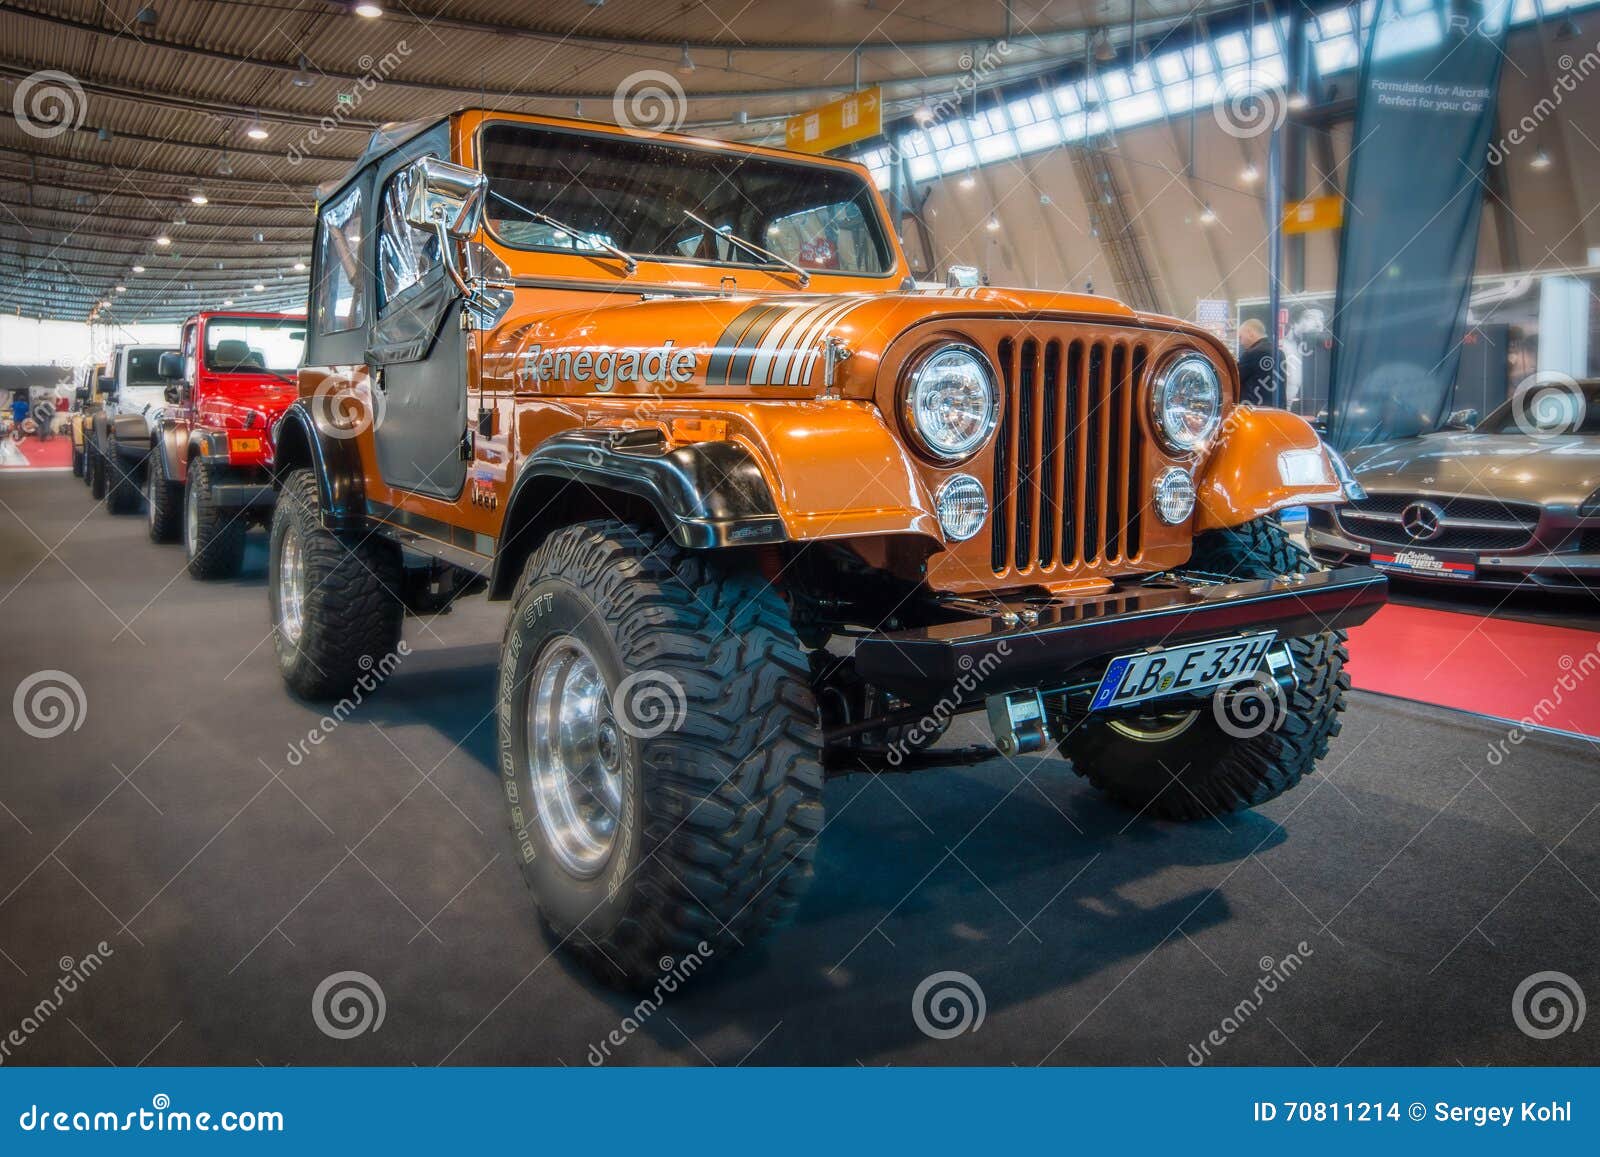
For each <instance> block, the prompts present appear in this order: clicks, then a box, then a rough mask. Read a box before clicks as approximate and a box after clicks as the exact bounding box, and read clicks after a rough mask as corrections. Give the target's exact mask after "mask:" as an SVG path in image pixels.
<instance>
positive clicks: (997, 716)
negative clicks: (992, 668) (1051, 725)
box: [988, 690, 1050, 756]
mask: <svg viewBox="0 0 1600 1157" xmlns="http://www.w3.org/2000/svg"><path fill="white" fill-rule="evenodd" d="M988 709H989V730H991V731H993V732H994V745H995V747H997V748H998V749H999V750H1000V754H1001V755H1008V756H1009V755H1027V754H1029V753H1030V752H1034V751H1043V750H1044V749H1045V747H1046V746H1048V744H1049V743H1050V731H1049V729H1048V728H1047V727H1046V726H1045V721H1044V699H1043V698H1042V697H1041V696H1040V694H1039V692H1038V691H1037V690H1034V691H1012V692H1010V693H1009V694H1006V695H992V696H990V698H989V702H988Z"/></svg>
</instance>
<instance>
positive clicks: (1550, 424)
mask: <svg viewBox="0 0 1600 1157" xmlns="http://www.w3.org/2000/svg"><path fill="white" fill-rule="evenodd" d="M1477 432H1478V433H1480V434H1539V435H1550V434H1600V383H1596V382H1583V383H1576V382H1557V381H1552V382H1546V383H1543V384H1540V385H1534V386H1529V387H1527V388H1525V389H1524V390H1522V391H1521V392H1519V393H1518V394H1517V395H1516V396H1515V397H1513V398H1512V399H1511V400H1510V401H1508V402H1505V403H1504V404H1502V405H1501V406H1499V407H1498V408H1497V409H1496V410H1495V411H1494V412H1493V413H1491V414H1490V415H1489V416H1488V417H1487V418H1485V419H1484V420H1483V421H1482V422H1481V423H1480V424H1479V426H1478V429H1477Z"/></svg>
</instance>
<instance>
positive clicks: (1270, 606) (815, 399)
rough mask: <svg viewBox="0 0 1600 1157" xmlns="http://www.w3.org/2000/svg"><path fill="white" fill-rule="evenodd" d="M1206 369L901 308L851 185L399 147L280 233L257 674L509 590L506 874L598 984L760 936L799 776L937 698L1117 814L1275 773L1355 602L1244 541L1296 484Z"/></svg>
mask: <svg viewBox="0 0 1600 1157" xmlns="http://www.w3.org/2000/svg"><path fill="white" fill-rule="evenodd" d="M1238 388H1239V384H1238V372H1237V368H1236V366H1235V364H1234V361H1233V359H1232V358H1231V357H1230V356H1229V354H1228V351H1227V350H1226V348H1225V347H1224V346H1223V345H1222V344H1221V343H1220V342H1218V341H1217V340H1216V339H1215V338H1214V337H1212V336H1211V335H1210V334H1208V333H1207V332H1205V331H1203V330H1200V329H1198V328H1196V327H1194V326H1192V325H1188V324H1186V323H1184V322H1182V321H1178V320H1176V319H1173V318H1169V317H1159V316H1153V315H1146V314H1142V313H1137V312H1135V311H1133V310H1131V309H1129V308H1127V307H1125V306H1123V305H1120V304H1118V303H1116V302H1115V301H1110V300H1107V299H1106V298H1103V297H1094V296H1086V295H1076V294H1069V293H1043V292H1025V291H1013V290H1001V289H989V288H979V287H969V288H960V289H953V290H948V291H935V292H922V291H918V290H917V289H916V288H915V286H914V283H913V282H912V280H911V276H910V270H909V267H908V265H907V262H906V259H905V257H904V256H903V254H902V253H901V251H900V248H899V247H898V245H897V244H896V240H895V235H894V230H893V228H892V226H891V224H890V220H889V216H888V214H887V212H886V211H885V208H884V205H883V204H882V202H881V199H880V198H879V196H878V194H877V191H876V190H875V188H874V187H873V185H872V183H871V181H870V180H869V179H868V176H867V174H866V172H865V170H863V169H862V168H860V167H859V166H856V165H853V164H848V163H844V162H840V161H833V160H824V159H818V158H814V157H801V156H798V155H792V154H788V153H784V152H780V151H776V150H772V149H766V148H756V147H744V146H735V145H731V144H726V143H721V142H716V141H709V140H698V139H692V138H688V137H680V136H663V135H654V134H651V135H643V134H639V133H635V132H630V131H625V130H623V129H620V128H613V127H608V126H601V125H595V124H589V123H584V122H577V121H568V120H556V119H551V118H540V117H531V116H520V115H506V114H501V113H494V112H484V111H470V112H462V113H457V114H455V115H452V116H450V117H448V118H446V119H443V120H441V121H438V122H437V123H433V124H427V125H415V126H410V127H408V128H405V129H402V130H397V131H393V132H391V133H389V134H388V135H386V136H379V137H377V138H375V139H374V142H373V145H372V146H371V148H370V149H369V151H368V153H367V154H366V155H365V156H364V157H363V159H362V161H361V162H360V163H359V165H358V166H357V168H356V170H355V171H354V173H353V174H352V175H351V176H349V177H348V179H346V180H345V181H343V183H342V184H340V185H339V186H338V187H337V188H334V189H332V190H331V191H330V192H328V194H327V195H326V197H325V198H323V199H322V200H321V202H320V204H319V208H318V216H317V234H316V240H315V248H314V259H313V267H312V290H311V322H310V327H309V333H308V336H307V344H306V364H305V366H304V367H303V368H302V370H301V373H300V392H301V397H300V399H299V400H298V401H297V402H296V403H295V404H294V405H293V406H291V407H290V408H289V409H288V411H287V412H286V413H285V414H284V417H283V418H282V420H281V421H280V422H279V424H278V427H277V436H276V444H277V458H276V462H275V469H276V472H277V477H278V481H279V484H280V486H281V488H282V493H281V495H280V498H279V501H278V505H277V509H276V512H275V514H274V517H273V525H272V537H271V554H270V572H269V597H270V605H271V619H272V623H273V626H274V628H275V638H276V653H277V661H278V664H279V666H280V668H281V670H282V673H283V676H284V678H285V680H286V681H287V683H288V685H289V686H290V687H291V688H292V689H293V690H294V691H295V692H297V693H299V694H300V695H303V696H306V697H311V698H328V697H337V696H340V695H342V694H345V693H346V692H347V690H349V688H350V687H351V684H352V682H353V681H354V680H356V679H357V678H359V677H360V675H361V674H362V673H363V671H365V670H366V669H367V668H368V667H370V666H371V665H372V664H373V663H374V662H377V661H379V660H380V658H382V657H383V656H385V654H386V653H387V652H389V651H390V650H391V649H392V648H394V647H395V645H396V640H397V639H398V638H399V635H400V631H401V623H402V614H403V608H404V607H406V606H410V607H412V608H413V609H418V608H419V607H420V608H421V609H426V608H427V607H428V606H436V605H437V604H438V603H439V602H440V601H441V600H443V599H447V598H449V597H451V595H452V594H455V593H466V592H470V591H473V590H477V589H480V588H483V587H487V590H488V594H489V597H490V598H492V599H505V600H509V601H510V602H511V608H510V615H509V616H508V619H507V623H506V629H505V635H504V641H503V645H502V652H501V666H500V674H499V681H498V692H497V702H496V703H495V704H494V705H493V710H494V711H495V713H496V716H497V720H498V729H499V745H498V760H499V771H500V774H501V776H502V778H503V789H504V794H505V800H506V806H507V810H508V814H509V818H510V824H511V829H512V832H513V836H514V843H515V847H516V849H517V858H518V859H519V861H520V862H521V866H522V871H523V873H524V875H525V878H526V880H527V882H528V884H529V886H530V887H531V889H532V891H533V895H534V899H535V900H536V902H537V904H538V908H539V910H540V912H541V913H542V914H543V916H544V917H545V919H546V920H547V921H548V923H549V924H550V926H551V927H552V928H553V929H554V930H555V933H556V934H557V935H558V936H559V937H560V938H561V939H562V940H563V941H564V942H565V943H567V944H568V945H569V947H571V948H572V949H573V950H574V951H576V952H578V953H579V954H581V956H582V957H583V958H584V959H585V960H586V961H587V962H588V963H589V965H590V966H591V967H593V968H594V969H595V970H596V971H597V972H598V973H599V974H601V975H602V976H606V977H610V978H613V979H617V980H621V981H625V982H626V981H641V980H644V979H647V978H648V977H649V976H651V975H652V974H653V973H654V972H655V970H656V969H657V967H658V965H657V961H658V960H660V959H661V958H662V957H663V956H670V955H674V954H677V953H681V952H683V951H686V950H689V949H691V948H692V947H693V946H695V945H696V944H698V943H699V942H701V941H702V940H704V941H707V942H709V943H710V944H712V945H715V947H716V950H717V951H718V952H719V953H721V952H724V950H726V949H729V948H731V947H732V946H734V945H737V944H749V943H750V942H751V941H752V940H753V939H755V937H757V936H758V935H759V934H760V933H761V932H762V931H764V930H765V929H767V928H768V927H770V926H771V925H773V924H774V923H775V922H778V921H780V920H782V919H783V918H784V917H786V916H787V915H788V914H789V913H790V912H791V911H792V909H793V908H794V906H795V904H796V902H797V900H798V899H799V897H800V895H801V893H802V891H803V890H804V888H805V886H806V884H807V882H808V881H809V879H810V878H811V875H812V869H813V861H814V857H815V850H816V843H817V840H818V837H819V836H820V835H821V834H822V830H823V826H824V824H823V806H822V803H823V793H822V787H823V780H824V777H825V775H826V774H827V773H828V772H829V771H848V770H892V769H906V768H909V767H913V766H925V765H927V764H929V763H938V762H941V761H946V762H947V761H949V760H951V759H958V758H962V757H963V756H964V755H965V754H966V753H965V752H963V751H954V752H952V751H950V750H948V749H939V750H931V751H930V750H929V747H930V746H931V744H932V743H933V741H934V740H936V739H938V738H939V736H940V734H941V733H942V731H943V730H944V727H945V725H946V724H947V723H948V721H949V720H950V719H951V717H952V716H955V715H958V714H961V713H964V712H983V711H986V712H987V714H988V717H989V721H990V723H991V725H992V728H993V731H994V735H995V740H996V747H997V748H998V749H999V753H1000V755H1002V756H1004V757H1005V758H1008V759H1015V758H1016V757H1017V756H1018V755H1019V754H1023V753H1028V752H1036V751H1040V750H1043V749H1044V748H1045V747H1046V746H1047V745H1048V744H1051V743H1055V744H1059V747H1060V750H1061V752H1062V753H1063V754H1064V755H1065V756H1066V757H1067V758H1068V759H1070V760H1071V762H1072V765H1073V766H1074V768H1075V769H1076V770H1077V771H1078V772H1079V774H1081V775H1084V776H1086V777H1088V778H1089V779H1090V780H1091V781H1092V782H1093V783H1095V784H1096V785H1098V786H1100V787H1101V788H1103V789H1105V790H1106V791H1107V792H1109V793H1110V794H1111V795H1112V796H1114V797H1116V798H1117V799H1118V800H1121V801H1123V802H1124V803H1126V804H1127V805H1128V806H1129V807H1131V808H1134V809H1137V810H1140V811H1145V812H1148V813H1149V814H1152V815H1156V816H1163V817H1172V818H1186V817H1193V816H1206V815H1213V814H1217V813H1223V812H1228V811H1232V810H1234V809H1238V808H1244V807H1249V806H1253V805H1256V804H1260V803H1263V802H1265V801H1266V800H1269V799H1271V798H1273V797H1274V796H1276V795H1278V794H1279V793H1280V792H1283V791H1285V790H1286V789H1288V788H1290V787H1292V786H1293V785H1294V784H1295V783H1296V782H1297V781H1298V780H1299V779H1300V778H1301V777H1302V776H1304V775H1305V774H1306V773H1307V772H1309V771H1311V770H1312V768H1313V766H1314V765H1315V763H1316V762H1317V760H1318V759H1319V758H1320V757H1321V756H1322V755H1323V754H1324V752H1325V751H1326V750H1327V745H1328V740H1329V738H1330V737H1331V736H1332V735H1334V734H1335V733H1336V732H1337V731H1338V727H1339V712H1340V711H1341V710H1342V708H1343V706H1344V696H1345V689H1346V687H1347V686H1348V681H1347V678H1346V676H1345V675H1344V674H1343V672H1342V670H1341V668H1342V665H1343V662H1344V649H1343V637H1342V635H1341V634H1340V628H1341V627H1343V626H1346V625H1348V624H1352V623H1356V622H1359V621H1361V620H1363V619H1365V618H1367V617H1368V616H1369V615H1371V614H1372V613H1373V611H1374V610H1375V609H1376V608H1377V606H1378V605H1379V604H1380V603H1381V601H1382V600H1383V598H1384V589H1385V588H1384V579H1383V578H1382V576H1381V575H1378V574H1377V573H1375V572H1373V571H1371V570H1369V569H1367V568H1364V567H1350V568H1343V569H1339V570H1333V571H1324V570H1319V569H1318V568H1317V566H1316V565H1315V564H1314V563H1313V562H1312V561H1311V559H1310V558H1309V557H1308V556H1307V555H1306V554H1305V553H1304V552H1303V551H1302V550H1300V549H1299V548H1298V547H1297V546H1296V545H1294V543H1293V542H1291V541H1290V539H1289V538H1288V537H1287V536H1286V535H1285V533H1284V532H1283V530H1282V529H1280V527H1279V525H1278V524H1277V522H1276V521H1275V520H1274V514H1275V512H1277V511H1280V510H1282V509H1283V508H1285V507H1288V506H1291V505H1301V504H1308V503H1334V502H1338V501H1339V500H1340V499H1341V497H1342V494H1343V487H1342V480H1341V465H1340V463H1339V461H1338V459H1337V457H1336V456H1335V455H1334V454H1333V453H1332V452H1331V451H1329V450H1328V449H1326V448H1325V447H1324V446H1323V445H1322V443H1321V442H1320V441H1319V439H1318V437H1317V434H1316V432H1315V431H1314V430H1312V429H1311V427H1310V426H1308V425H1307V424H1306V423H1305V422H1303V421H1302V420H1301V419H1299V418H1297V417H1294V416H1292V415H1290V414H1287V413H1283V412H1279V411H1273V410H1262V409H1251V408H1249V407H1246V406H1243V405H1239V404H1238V403H1237V397H1238ZM1252 712H1254V714H1252ZM983 754H984V755H985V756H987V757H991V758H992V757H994V756H995V751H994V749H985V750H984V751H983Z"/></svg>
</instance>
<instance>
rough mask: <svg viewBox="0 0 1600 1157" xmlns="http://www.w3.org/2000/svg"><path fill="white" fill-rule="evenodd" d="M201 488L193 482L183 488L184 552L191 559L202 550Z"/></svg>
mask: <svg viewBox="0 0 1600 1157" xmlns="http://www.w3.org/2000/svg"><path fill="white" fill-rule="evenodd" d="M199 543H200V488H199V487H198V486H196V485H195V484H194V483H193V482H192V481H191V482H190V483H189V485H187V486H185V487H184V488H183V550H184V553H185V554H187V555H188V556H189V557H190V558H193V557H194V556H195V552H196V551H198V550H199V549H200V546H199Z"/></svg>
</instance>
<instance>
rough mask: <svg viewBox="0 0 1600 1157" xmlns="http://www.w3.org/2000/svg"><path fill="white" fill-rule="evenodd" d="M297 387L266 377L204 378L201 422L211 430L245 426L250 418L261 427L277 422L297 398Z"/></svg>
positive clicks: (227, 375) (293, 384)
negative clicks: (252, 417)
mask: <svg viewBox="0 0 1600 1157" xmlns="http://www.w3.org/2000/svg"><path fill="white" fill-rule="evenodd" d="M299 392H300V390H299V386H298V385H297V384H295V383H294V381H293V380H292V379H291V380H289V381H283V380H280V379H278V378H274V377H272V376H270V375H265V374H217V373H208V374H207V375H206V385H205V395H204V398H203V400H202V401H201V403H200V405H199V407H198V408H199V413H200V418H201V421H202V422H204V423H206V424H208V425H213V426H223V427H228V426H233V427H239V426H244V425H245V424H246V422H247V421H248V419H249V416H250V415H251V414H255V415H257V417H256V419H255V421H256V423H257V424H259V425H261V426H263V428H264V427H265V426H268V425H271V424H272V423H273V422H275V421H277V419H278V416H279V415H280V414H282V413H283V411H284V410H286V409H288V408H289V404H290V403H291V402H293V401H294V400H295V398H296V397H297V396H299Z"/></svg>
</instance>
